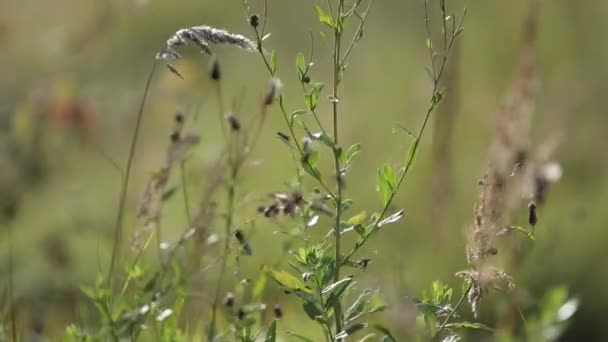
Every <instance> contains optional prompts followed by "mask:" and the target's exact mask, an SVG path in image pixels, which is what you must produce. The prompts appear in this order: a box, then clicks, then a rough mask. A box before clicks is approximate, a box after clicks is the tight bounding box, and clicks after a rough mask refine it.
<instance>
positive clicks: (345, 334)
mask: <svg viewBox="0 0 608 342" xmlns="http://www.w3.org/2000/svg"><path fill="white" fill-rule="evenodd" d="M366 327H367V323H355V324H351V325H349V326H347V327H346V328H344V330H342V331H340V332H339V333H338V334H336V340H339V339H343V338H346V337H348V336H350V335H352V334H354V333H356V332H357V331H359V330H362V329H364V328H366Z"/></svg>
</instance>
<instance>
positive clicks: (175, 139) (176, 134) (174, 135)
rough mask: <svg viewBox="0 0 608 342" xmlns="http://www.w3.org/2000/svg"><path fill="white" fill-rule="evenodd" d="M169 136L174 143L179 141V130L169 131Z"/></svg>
mask: <svg viewBox="0 0 608 342" xmlns="http://www.w3.org/2000/svg"><path fill="white" fill-rule="evenodd" d="M170 138H171V142H172V143H174V144H175V143H177V142H178V141H179V132H173V133H171V136H170Z"/></svg>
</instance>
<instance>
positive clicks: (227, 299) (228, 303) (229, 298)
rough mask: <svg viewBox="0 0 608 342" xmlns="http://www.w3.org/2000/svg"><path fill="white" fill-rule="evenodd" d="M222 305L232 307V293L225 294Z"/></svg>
mask: <svg viewBox="0 0 608 342" xmlns="http://www.w3.org/2000/svg"><path fill="white" fill-rule="evenodd" d="M224 305H226V306H227V307H229V308H231V307H233V306H234V294H233V293H232V292H228V293H226V297H224Z"/></svg>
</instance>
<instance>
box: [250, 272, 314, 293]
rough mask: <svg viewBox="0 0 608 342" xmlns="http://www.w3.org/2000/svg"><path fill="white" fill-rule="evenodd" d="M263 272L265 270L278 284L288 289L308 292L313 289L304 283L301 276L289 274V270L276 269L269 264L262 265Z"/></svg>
mask: <svg viewBox="0 0 608 342" xmlns="http://www.w3.org/2000/svg"><path fill="white" fill-rule="evenodd" d="M262 272H265V273H267V274H268V275H270V277H271V278H272V280H274V281H275V282H276V283H277V284H279V285H280V286H282V287H284V288H286V289H288V290H291V291H300V292H304V293H308V294H311V293H312V291H311V289H310V288H308V287H307V286H306V285H304V283H303V282H302V280H300V278H298V277H295V276H293V275H291V274H289V273H288V272H285V271H282V270H275V269H273V268H272V267H270V266H267V265H262Z"/></svg>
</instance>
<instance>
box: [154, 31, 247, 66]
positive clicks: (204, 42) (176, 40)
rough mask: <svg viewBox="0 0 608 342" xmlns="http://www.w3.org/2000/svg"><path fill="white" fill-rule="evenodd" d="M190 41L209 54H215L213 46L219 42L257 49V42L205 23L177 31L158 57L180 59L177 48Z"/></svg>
mask: <svg viewBox="0 0 608 342" xmlns="http://www.w3.org/2000/svg"><path fill="white" fill-rule="evenodd" d="M188 42H192V43H194V44H196V45H197V46H198V47H199V48H200V49H201V51H202V52H204V53H206V54H208V55H213V50H212V49H211V47H212V46H213V45H219V44H227V45H235V46H237V47H239V48H241V49H243V50H245V51H256V48H257V46H256V44H255V42H253V41H252V40H250V39H249V38H247V37H245V36H243V35H240V34H234V33H230V32H228V31H226V30H222V29H218V28H215V27H211V26H206V25H203V26H194V27H190V28H184V29H180V30H178V31H177V32H175V34H174V35H173V36H171V37H170V38H169V39H167V42H166V47H165V49H164V51H162V52H160V53H158V54H157V55H156V58H157V59H162V60H164V61H167V62H168V61H172V60H176V59H180V58H181V56H180V54H179V53H177V51H175V49H176V48H177V47H179V46H183V45H187V44H188Z"/></svg>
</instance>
